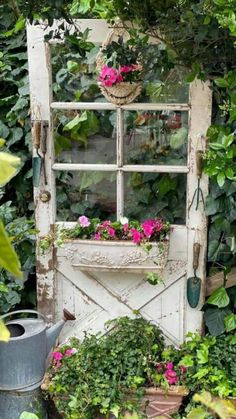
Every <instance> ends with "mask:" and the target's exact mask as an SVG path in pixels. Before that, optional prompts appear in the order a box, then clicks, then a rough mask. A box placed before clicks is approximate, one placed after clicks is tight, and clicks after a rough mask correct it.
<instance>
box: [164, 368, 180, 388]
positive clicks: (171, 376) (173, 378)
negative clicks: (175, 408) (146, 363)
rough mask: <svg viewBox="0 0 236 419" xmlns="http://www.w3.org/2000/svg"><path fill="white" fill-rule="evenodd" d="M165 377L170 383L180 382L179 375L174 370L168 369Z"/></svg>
mask: <svg viewBox="0 0 236 419" xmlns="http://www.w3.org/2000/svg"><path fill="white" fill-rule="evenodd" d="M165 377H166V379H167V381H168V384H170V385H173V384H177V382H178V376H177V374H176V372H175V371H174V370H171V369H168V370H167V371H166V372H165Z"/></svg>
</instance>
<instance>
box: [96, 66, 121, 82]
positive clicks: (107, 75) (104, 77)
mask: <svg viewBox="0 0 236 419" xmlns="http://www.w3.org/2000/svg"><path fill="white" fill-rule="evenodd" d="M98 80H99V81H100V82H101V83H102V85H103V86H107V87H111V86H113V84H116V83H120V82H122V81H123V78H122V76H121V74H120V73H119V71H118V70H116V69H115V68H113V67H108V66H107V65H104V66H103V67H102V70H101V73H100V75H99V77H98Z"/></svg>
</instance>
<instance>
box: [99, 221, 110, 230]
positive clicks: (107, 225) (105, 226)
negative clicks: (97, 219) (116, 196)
mask: <svg viewBox="0 0 236 419" xmlns="http://www.w3.org/2000/svg"><path fill="white" fill-rule="evenodd" d="M110 225H111V222H110V221H109V220H106V221H103V223H102V224H101V226H102V227H104V228H107V227H110Z"/></svg>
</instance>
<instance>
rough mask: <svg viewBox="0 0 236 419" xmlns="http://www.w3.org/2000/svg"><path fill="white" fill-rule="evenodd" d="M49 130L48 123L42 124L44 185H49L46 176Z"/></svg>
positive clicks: (41, 147) (41, 148)
mask: <svg viewBox="0 0 236 419" xmlns="http://www.w3.org/2000/svg"><path fill="white" fill-rule="evenodd" d="M47 130H48V122H47V121H43V122H42V132H41V146H40V150H41V153H42V168H43V177H44V184H45V185H47V183H48V182H47V175H46V166H45V155H46V152H47Z"/></svg>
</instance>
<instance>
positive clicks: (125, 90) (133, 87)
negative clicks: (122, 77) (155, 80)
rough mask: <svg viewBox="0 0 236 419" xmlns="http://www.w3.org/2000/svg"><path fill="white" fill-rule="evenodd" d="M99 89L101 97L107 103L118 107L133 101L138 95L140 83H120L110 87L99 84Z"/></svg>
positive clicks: (140, 88) (140, 87)
mask: <svg viewBox="0 0 236 419" xmlns="http://www.w3.org/2000/svg"><path fill="white" fill-rule="evenodd" d="M99 87H100V90H101V92H102V94H103V96H105V98H106V99H107V100H108V101H109V102H111V103H114V104H115V105H118V106H120V105H127V104H128V103H131V102H133V101H134V99H135V98H136V97H137V96H139V95H140V93H141V90H142V83H141V82H137V83H135V82H134V83H130V82H121V83H119V84H115V85H114V86H110V87H107V86H103V85H102V84H100V85H99Z"/></svg>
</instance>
